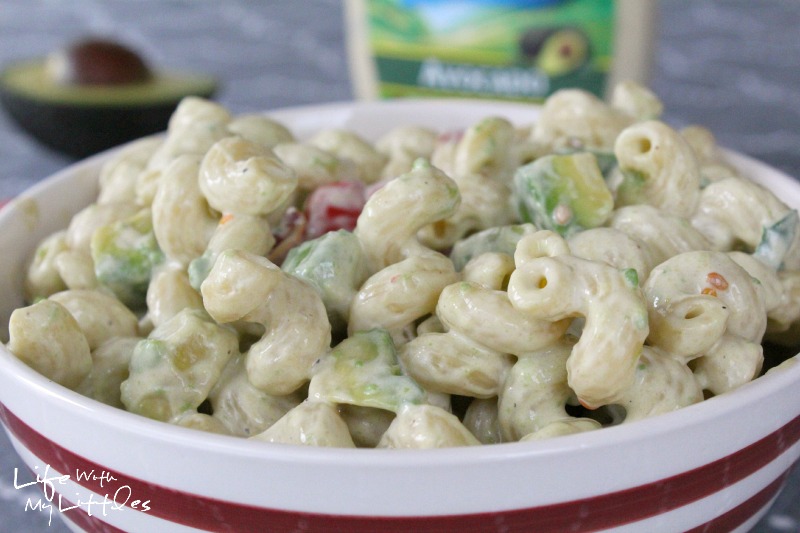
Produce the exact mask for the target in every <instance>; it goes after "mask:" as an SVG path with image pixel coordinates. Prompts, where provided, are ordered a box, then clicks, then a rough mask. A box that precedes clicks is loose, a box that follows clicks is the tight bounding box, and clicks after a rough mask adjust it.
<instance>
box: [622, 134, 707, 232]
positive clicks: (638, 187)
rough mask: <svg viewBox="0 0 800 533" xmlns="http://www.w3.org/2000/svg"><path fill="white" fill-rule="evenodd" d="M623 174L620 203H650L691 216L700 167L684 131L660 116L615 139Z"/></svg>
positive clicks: (696, 197) (698, 185)
mask: <svg viewBox="0 0 800 533" xmlns="http://www.w3.org/2000/svg"><path fill="white" fill-rule="evenodd" d="M614 154H615V155H616V156H617V164H618V165H619V170H620V171H621V173H622V175H623V180H622V182H621V183H620V184H619V187H618V188H617V190H616V196H617V205H630V204H648V205H652V206H655V207H657V208H659V209H661V210H663V211H665V212H667V213H669V214H673V215H677V216H680V217H689V216H691V215H692V214H693V213H694V211H695V209H696V207H697V203H698V201H699V198H700V168H699V166H698V164H697V158H696V157H695V155H694V152H693V151H692V148H691V147H690V146H689V144H688V143H687V142H686V141H685V140H684V139H683V137H681V135H680V134H679V133H678V132H676V131H675V130H673V129H672V128H670V127H669V126H667V125H666V124H664V123H663V122H660V121H657V120H649V121H647V122H639V123H637V124H634V125H632V126H630V127H628V128H626V129H625V130H623V131H622V132H621V133H620V134H619V137H617V139H616V141H615V143H614Z"/></svg>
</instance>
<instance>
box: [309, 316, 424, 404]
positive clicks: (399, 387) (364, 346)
mask: <svg viewBox="0 0 800 533" xmlns="http://www.w3.org/2000/svg"><path fill="white" fill-rule="evenodd" d="M308 397H309V398H313V399H315V400H322V401H328V402H332V403H343V404H349V405H359V406H362V407H374V408H377V409H384V410H387V411H393V412H395V413H396V412H397V411H398V410H399V409H400V408H402V407H403V406H404V405H409V404H420V403H423V401H424V400H425V392H424V390H423V389H422V387H420V386H419V385H418V384H417V382H416V381H414V380H413V379H412V378H411V377H409V376H407V375H405V374H404V373H403V370H402V368H401V367H400V363H399V360H398V358H397V351H396V350H395V346H394V342H393V341H392V337H391V335H390V334H389V333H388V332H387V331H386V330H382V329H373V330H369V331H362V332H358V333H356V334H354V335H352V336H350V337H348V338H347V339H345V340H344V341H342V342H341V343H339V344H338V345H337V346H336V348H334V349H333V350H332V351H331V352H330V353H328V354H327V355H326V356H324V357H323V358H322V359H321V360H320V361H319V363H318V364H317V368H316V370H315V373H314V376H313V377H312V378H311V383H310V385H309V391H308Z"/></svg>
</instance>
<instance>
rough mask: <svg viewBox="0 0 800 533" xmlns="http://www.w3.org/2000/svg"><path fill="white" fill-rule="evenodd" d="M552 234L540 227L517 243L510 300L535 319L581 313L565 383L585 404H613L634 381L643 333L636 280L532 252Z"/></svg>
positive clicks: (592, 265) (602, 267)
mask: <svg viewBox="0 0 800 533" xmlns="http://www.w3.org/2000/svg"><path fill="white" fill-rule="evenodd" d="M554 235H555V234H553V233H551V232H546V231H543V232H539V233H535V234H533V235H529V236H526V237H525V238H523V239H522V240H521V241H520V244H519V245H518V246H517V253H516V254H515V257H514V259H515V261H516V263H517V269H516V270H515V271H514V272H513V273H512V274H511V279H510V280H509V282H508V295H509V299H510V300H511V303H512V305H513V306H514V307H515V308H516V309H518V310H520V311H521V312H523V313H526V314H529V315H530V316H532V317H536V318H539V319H545V320H562V319H565V318H571V317H576V316H582V317H585V319H586V324H585V326H584V328H583V332H582V334H581V338H580V340H579V341H578V343H577V344H576V345H575V347H574V348H573V350H572V354H571V355H570V357H569V359H568V360H567V371H568V372H569V380H568V382H569V385H570V387H572V389H573V390H574V391H575V393H576V394H577V395H578V399H579V400H580V401H581V403H583V404H584V405H586V406H589V407H598V406H600V405H604V404H607V403H614V402H615V401H616V400H617V399H618V398H619V394H620V392H621V391H622V390H623V389H624V388H626V387H627V386H629V385H630V383H631V381H632V380H633V376H634V372H635V368H636V362H637V360H638V358H639V355H640V353H641V350H642V346H643V344H644V341H645V339H646V338H647V333H648V324H647V309H646V307H645V305H644V300H643V299H642V296H641V293H640V290H639V287H638V279H631V276H626V272H623V271H619V270H617V269H615V268H613V267H611V266H609V265H607V264H604V263H599V262H596V261H588V260H585V259H580V258H577V257H574V256H571V255H567V254H561V255H554V256H551V257H547V256H542V255H540V254H539V253H531V251H532V250H534V249H535V248H536V247H538V246H539V243H541V242H542V241H543V240H546V239H554V238H555V237H554ZM563 247H564V248H566V243H563ZM633 277H634V278H635V276H633Z"/></svg>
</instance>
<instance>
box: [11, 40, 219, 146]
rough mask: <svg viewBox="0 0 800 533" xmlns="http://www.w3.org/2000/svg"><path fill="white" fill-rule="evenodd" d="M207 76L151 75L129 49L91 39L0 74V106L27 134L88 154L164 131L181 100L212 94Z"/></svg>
mask: <svg viewBox="0 0 800 533" xmlns="http://www.w3.org/2000/svg"><path fill="white" fill-rule="evenodd" d="M216 88H217V84H216V80H215V79H214V78H212V77H210V76H206V75H198V74H187V73H181V72H170V71H165V72H161V71H154V70H151V69H150V68H149V67H148V66H147V64H146V63H145V62H144V61H143V60H142V59H141V57H139V56H138V54H136V52H134V51H133V50H130V49H129V48H127V47H125V46H124V45H122V44H120V43H116V42H114V41H112V40H108V39H99V38H89V39H84V40H80V41H78V42H76V43H73V44H71V45H69V46H67V47H65V48H64V49H61V50H57V51H55V52H53V53H51V54H49V55H48V56H47V57H41V58H34V59H30V60H25V61H19V62H16V63H13V64H11V65H8V66H7V67H6V68H5V69H4V70H3V72H2V73H0V103H2V105H3V107H4V108H5V110H6V112H7V113H8V115H9V116H10V117H11V118H12V119H14V120H15V121H16V123H17V124H18V125H19V126H20V127H21V128H22V129H23V130H25V131H26V132H27V133H29V134H30V135H31V136H33V137H34V138H36V139H37V140H39V141H40V142H41V143H43V144H45V145H46V146H49V147H50V148H53V149H55V150H57V151H59V152H62V153H65V154H67V155H70V156H73V157H85V156H88V155H91V154H94V153H97V152H100V151H102V150H105V149H107V148H111V147H113V146H117V145H119V144H122V143H125V142H127V141H130V140H133V139H136V138H139V137H143V136H145V135H150V134H154V133H158V132H161V131H164V130H165V129H166V127H167V123H168V121H169V117H170V116H171V115H172V112H173V111H174V110H175V108H176V107H177V105H178V103H179V102H180V101H181V99H183V98H184V97H185V96H189V95H195V96H202V97H210V96H212V95H213V94H214V92H215V91H216Z"/></svg>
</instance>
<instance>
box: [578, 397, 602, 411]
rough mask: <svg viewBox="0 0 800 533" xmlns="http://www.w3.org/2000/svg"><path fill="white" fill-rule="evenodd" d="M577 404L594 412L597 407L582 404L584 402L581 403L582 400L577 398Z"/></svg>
mask: <svg viewBox="0 0 800 533" xmlns="http://www.w3.org/2000/svg"><path fill="white" fill-rule="evenodd" d="M578 403H580V404H581V405H582V406H583V407H584V408H585V409H588V410H590V411H594V410H595V409H597V407H594V406H592V405H589V404H588V403H586V402H584V401H583V400H581V399H580V398H578Z"/></svg>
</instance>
